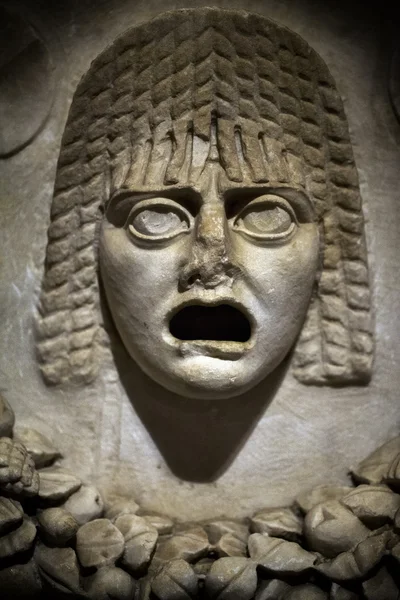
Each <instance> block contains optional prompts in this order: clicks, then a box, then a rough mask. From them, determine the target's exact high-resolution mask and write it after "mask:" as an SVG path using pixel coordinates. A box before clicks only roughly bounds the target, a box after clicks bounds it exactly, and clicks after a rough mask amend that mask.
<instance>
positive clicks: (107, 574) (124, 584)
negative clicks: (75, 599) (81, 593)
mask: <svg viewBox="0 0 400 600" xmlns="http://www.w3.org/2000/svg"><path fill="white" fill-rule="evenodd" d="M135 589H136V582H135V580H134V579H132V577H131V576H130V575H128V573H126V572H125V571H123V570H122V569H118V568H117V567H104V568H103V569H100V570H99V571H97V573H96V574H95V575H94V576H93V578H92V579H91V582H90V586H89V587H88V595H89V597H90V598H93V600H132V599H133V597H134V594H135Z"/></svg>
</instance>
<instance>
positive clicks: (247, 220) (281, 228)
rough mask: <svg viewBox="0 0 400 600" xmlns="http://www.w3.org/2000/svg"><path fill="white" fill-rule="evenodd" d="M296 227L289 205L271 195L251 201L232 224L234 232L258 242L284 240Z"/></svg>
mask: <svg viewBox="0 0 400 600" xmlns="http://www.w3.org/2000/svg"><path fill="white" fill-rule="evenodd" d="M296 226H297V220H296V217H295V214H294V212H293V209H292V208H291V206H290V205H289V203H288V202H287V201H286V200H284V199H283V198H279V197H278V196H274V195H272V194H267V195H263V196H259V197H258V198H255V199H254V200H252V201H251V202H250V203H249V204H248V205H247V206H246V207H245V208H244V209H243V210H242V211H241V212H240V213H239V215H238V216H237V217H236V219H235V221H234V224H233V228H234V229H235V230H237V231H239V232H241V233H243V234H245V235H247V236H249V237H251V238H254V239H256V240H260V241H274V240H284V239H286V238H288V237H289V236H290V235H291V234H292V233H293V231H294V229H295V228H296Z"/></svg>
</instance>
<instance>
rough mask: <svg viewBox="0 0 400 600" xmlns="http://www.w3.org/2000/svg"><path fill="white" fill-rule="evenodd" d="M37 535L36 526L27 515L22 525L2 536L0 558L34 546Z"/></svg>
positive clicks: (0, 538) (0, 539)
mask: <svg viewBox="0 0 400 600" xmlns="http://www.w3.org/2000/svg"><path fill="white" fill-rule="evenodd" d="M35 537H36V527H35V525H34V524H33V523H32V521H31V520H30V519H29V518H28V517H25V518H24V520H23V522H22V525H20V526H19V527H18V529H14V531H11V532H10V533H7V534H5V535H3V536H2V537H0V558H9V557H11V556H14V554H18V553H20V552H26V551H27V550H29V549H30V548H31V547H32V544H33V542H34V540H35Z"/></svg>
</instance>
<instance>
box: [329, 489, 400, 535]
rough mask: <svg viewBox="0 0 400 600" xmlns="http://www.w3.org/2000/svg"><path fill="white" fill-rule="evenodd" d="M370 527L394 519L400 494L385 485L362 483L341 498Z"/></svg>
mask: <svg viewBox="0 0 400 600" xmlns="http://www.w3.org/2000/svg"><path fill="white" fill-rule="evenodd" d="M341 503H342V504H344V506H347V508H349V509H350V510H351V511H352V513H353V514H355V515H356V517H358V518H359V519H360V520H361V521H362V522H363V523H365V524H366V525H367V526H368V527H370V528H373V529H376V528H377V527H382V526H383V525H385V524H386V523H391V522H393V521H394V518H395V515H396V512H397V511H398V510H399V509H400V496H399V495H398V494H395V493H393V492H392V490H391V489H389V488H388V487H384V486H374V485H360V486H358V487H356V488H355V489H354V490H352V491H351V492H350V493H349V494H347V495H346V496H344V497H343V498H342V499H341Z"/></svg>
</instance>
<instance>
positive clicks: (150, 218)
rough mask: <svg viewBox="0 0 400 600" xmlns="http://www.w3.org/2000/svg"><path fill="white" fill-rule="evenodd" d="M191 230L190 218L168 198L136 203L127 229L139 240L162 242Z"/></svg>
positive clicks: (178, 205)
mask: <svg viewBox="0 0 400 600" xmlns="http://www.w3.org/2000/svg"><path fill="white" fill-rule="evenodd" d="M191 228H192V216H191V215H190V213H189V212H188V211H187V210H186V209H185V208H183V206H181V205H180V204H178V203H177V202H175V201H174V200H170V199H169V198H151V199H148V200H142V201H141V202H138V203H137V204H136V205H135V206H134V207H133V209H132V210H131V212H130V214H129V217H128V220H127V229H128V231H129V232H130V233H131V235H132V236H133V237H135V238H137V239H139V240H145V241H149V242H151V241H154V242H156V241H164V240H170V239H172V238H174V237H176V236H178V235H180V234H183V233H188V232H189V231H190V230H191Z"/></svg>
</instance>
